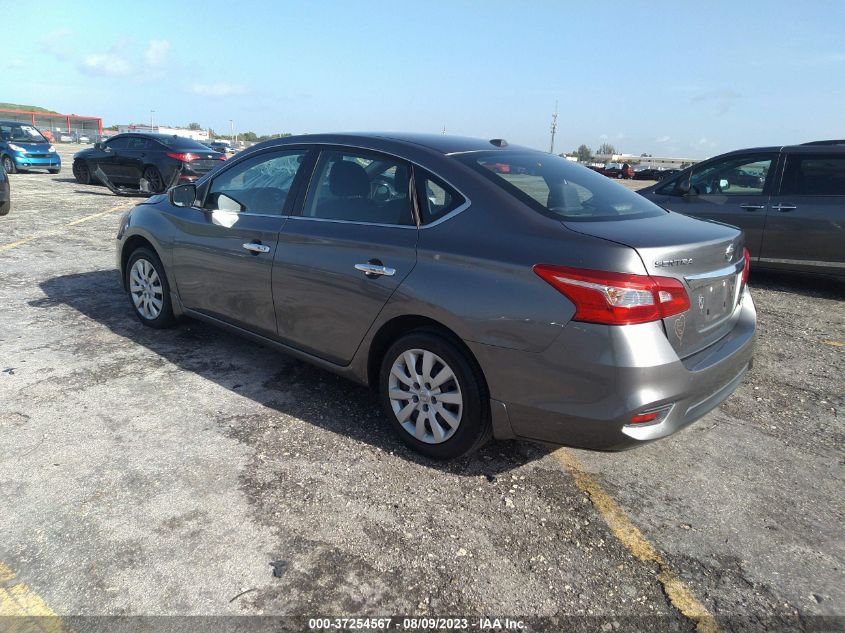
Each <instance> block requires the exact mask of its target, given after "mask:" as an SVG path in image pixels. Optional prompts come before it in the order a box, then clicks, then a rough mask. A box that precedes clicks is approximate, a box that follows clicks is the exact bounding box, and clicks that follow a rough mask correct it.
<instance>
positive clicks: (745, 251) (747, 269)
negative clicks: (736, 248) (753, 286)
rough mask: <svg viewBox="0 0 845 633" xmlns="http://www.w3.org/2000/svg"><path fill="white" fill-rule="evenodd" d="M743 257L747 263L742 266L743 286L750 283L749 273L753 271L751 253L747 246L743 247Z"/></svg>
mask: <svg viewBox="0 0 845 633" xmlns="http://www.w3.org/2000/svg"><path fill="white" fill-rule="evenodd" d="M742 257H743V259H744V260H745V265H744V266H743V267H742V287H743V288H745V284H747V283H748V273H749V272H751V253H749V252H748V249H747V248H743V249H742Z"/></svg>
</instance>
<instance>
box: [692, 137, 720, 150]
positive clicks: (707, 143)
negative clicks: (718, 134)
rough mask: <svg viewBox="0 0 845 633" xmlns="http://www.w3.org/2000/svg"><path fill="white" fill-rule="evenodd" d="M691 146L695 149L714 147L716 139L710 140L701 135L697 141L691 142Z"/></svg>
mask: <svg viewBox="0 0 845 633" xmlns="http://www.w3.org/2000/svg"><path fill="white" fill-rule="evenodd" d="M691 147H694V148H696V149H706V148H713V147H716V141H711V140H710V139H709V138H707V137H706V136H702V137H701V138H700V139H698V143H692V145H691Z"/></svg>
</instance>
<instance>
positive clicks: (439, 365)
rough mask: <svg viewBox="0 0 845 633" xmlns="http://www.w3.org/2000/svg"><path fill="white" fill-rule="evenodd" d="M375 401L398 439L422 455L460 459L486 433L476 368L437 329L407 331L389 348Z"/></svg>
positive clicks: (486, 412)
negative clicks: (378, 401)
mask: <svg viewBox="0 0 845 633" xmlns="http://www.w3.org/2000/svg"><path fill="white" fill-rule="evenodd" d="M379 399H380V400H381V403H382V407H383V409H384V412H385V414H386V415H387V417H388V419H389V420H390V423H391V426H393V429H394V430H395V431H396V433H397V434H398V435H399V439H400V440H402V442H404V443H405V444H406V445H407V446H409V447H410V448H412V449H413V450H415V451H416V452H418V453H422V454H423V455H425V456H427V457H431V458H434V459H455V458H458V457H462V456H464V455H467V454H469V453H472V452H473V451H476V450H478V449H479V448H480V447H481V446H482V445H484V444H485V443H486V442H487V441H488V440H489V439H490V438H491V437H492V425H491V421H490V401H489V397H488V395H487V387H486V383H485V382H484V377H483V375H482V374H481V370H480V369H479V368H478V366H477V365H476V363H475V361H474V360H473V359H472V358H469V357H468V356H467V354H466V353H465V352H464V351H463V350H462V349H461V348H460V347H458V346H457V345H456V344H455V343H453V342H452V341H450V340H449V339H448V338H446V337H444V336H443V335H441V334H440V333H439V332H437V331H434V330H418V331H416V332H411V333H410V334H407V335H405V336H403V337H402V338H400V339H399V340H397V341H396V342H395V343H393V345H391V346H390V348H389V349H388V350H387V352H386V353H385V355H384V359H383V360H382V364H381V371H380V372H379Z"/></svg>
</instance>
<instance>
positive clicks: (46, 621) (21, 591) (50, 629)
mask: <svg viewBox="0 0 845 633" xmlns="http://www.w3.org/2000/svg"><path fill="white" fill-rule="evenodd" d="M15 576H16V575H15V572H14V571H13V570H12V568H11V567H9V566H8V565H6V564H5V563H3V562H2V561H0V618H10V619H13V621H14V623H13V626H12V630H15V631H21V633H24V632H26V633H37V632H42V633H71V631H70V630H69V629H68V628H66V627H65V625H64V623H63V622H62V619H61V618H60V617H59V616H58V615H56V612H55V611H53V610H52V609H51V608H50V607H49V606H47V603H46V602H44V600H43V598H41V596H39V595H38V594H37V593H35V592H34V591H32V589H30V588H29V587H28V586H27V585H26V584H24V583H22V582H14V581H15Z"/></svg>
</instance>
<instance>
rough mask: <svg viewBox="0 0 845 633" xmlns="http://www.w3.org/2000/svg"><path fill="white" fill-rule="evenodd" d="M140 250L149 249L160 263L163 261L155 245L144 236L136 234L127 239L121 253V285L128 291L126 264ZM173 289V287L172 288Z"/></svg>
mask: <svg viewBox="0 0 845 633" xmlns="http://www.w3.org/2000/svg"><path fill="white" fill-rule="evenodd" d="M139 248H149V249H150V250H151V251H152V252H153V253H155V254H156V256H158V258H159V261H163V260H162V259H161V253H159V251H158V249H157V248H156V247H155V246H154V245H153V243H152V242H150V240H148V239H147V238H146V237H144V236H143V235H139V234H137V233H136V234H135V235H130V236H129V237H127V238H126V241H125V242H124V243H123V248H122V249H121V251H120V283H121V285H122V286H123V289H124V290H126V289H127V288H126V263H127V262H128V261H129V258H130V257H131V256H132V253H134V252H135V251H136V250H138V249H139ZM165 272H167V271H166V270H165ZM171 288H172V286H171Z"/></svg>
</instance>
